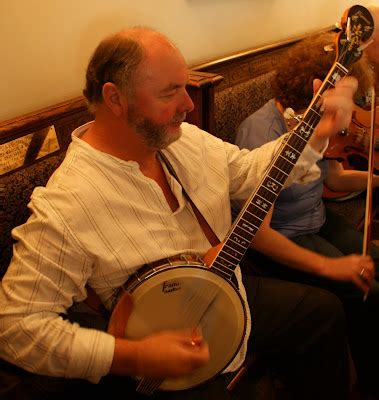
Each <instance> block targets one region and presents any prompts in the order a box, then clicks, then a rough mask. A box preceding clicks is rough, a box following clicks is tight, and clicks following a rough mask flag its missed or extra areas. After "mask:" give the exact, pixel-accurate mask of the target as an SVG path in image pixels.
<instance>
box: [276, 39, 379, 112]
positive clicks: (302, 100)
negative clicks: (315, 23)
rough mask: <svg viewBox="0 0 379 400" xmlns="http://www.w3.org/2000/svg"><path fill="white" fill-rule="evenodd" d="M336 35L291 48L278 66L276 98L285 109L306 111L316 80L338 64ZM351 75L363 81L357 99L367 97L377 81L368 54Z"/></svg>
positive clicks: (301, 43)
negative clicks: (368, 60)
mask: <svg viewBox="0 0 379 400" xmlns="http://www.w3.org/2000/svg"><path fill="white" fill-rule="evenodd" d="M335 43H336V33H335V32H331V31H330V32H324V33H321V34H318V35H316V36H312V37H310V38H306V39H304V40H302V41H300V42H298V43H296V44H295V45H293V47H291V48H290V49H289V51H288V53H286V55H285V56H284V57H282V59H281V60H280V61H279V63H278V65H277V73H276V74H275V77H274V78H273V81H272V89H273V91H274V97H275V99H276V100H278V101H279V102H280V104H281V105H282V106H283V108H287V107H291V108H293V109H294V110H296V111H299V110H304V109H305V108H306V107H307V106H308V105H309V103H310V102H311V100H312V97H313V80H314V79H316V78H318V79H321V80H324V79H325V78H326V76H327V74H328V72H329V71H330V69H331V67H332V65H333V63H334V62H335V61H336V51H335ZM350 75H353V76H355V77H356V78H357V79H358V82H359V88H358V91H357V93H356V98H359V97H364V96H365V95H366V93H367V91H368V90H369V88H370V87H371V86H372V84H373V82H374V78H373V73H372V69H371V68H370V66H369V64H368V62H367V58H366V55H365V54H364V55H362V57H361V58H360V59H359V60H358V61H357V62H356V63H355V64H353V66H352V68H351V72H350Z"/></svg>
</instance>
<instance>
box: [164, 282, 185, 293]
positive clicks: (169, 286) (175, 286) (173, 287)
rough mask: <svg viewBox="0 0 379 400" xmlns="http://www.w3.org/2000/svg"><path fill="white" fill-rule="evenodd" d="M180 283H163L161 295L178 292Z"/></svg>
mask: <svg viewBox="0 0 379 400" xmlns="http://www.w3.org/2000/svg"><path fill="white" fill-rule="evenodd" d="M180 289H181V286H180V282H178V281H164V282H163V285H162V292H163V293H171V292H176V291H177V290H180Z"/></svg>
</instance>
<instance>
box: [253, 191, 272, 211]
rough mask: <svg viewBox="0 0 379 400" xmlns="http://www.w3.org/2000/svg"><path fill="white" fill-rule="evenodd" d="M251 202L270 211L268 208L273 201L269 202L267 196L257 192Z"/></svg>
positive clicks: (261, 208)
mask: <svg viewBox="0 0 379 400" xmlns="http://www.w3.org/2000/svg"><path fill="white" fill-rule="evenodd" d="M251 204H252V205H254V206H256V207H257V208H259V209H260V210H263V211H265V212H268V210H269V209H270V207H271V205H272V203H270V202H268V201H267V199H266V198H265V197H262V196H259V194H257V195H256V196H255V197H254V198H253V200H252V203H251Z"/></svg>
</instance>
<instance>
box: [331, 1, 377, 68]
mask: <svg viewBox="0 0 379 400" xmlns="http://www.w3.org/2000/svg"><path fill="white" fill-rule="evenodd" d="M341 28H342V31H341V32H340V33H339V35H338V39H337V40H338V43H337V61H338V63H339V64H341V65H343V66H344V67H345V68H347V69H349V67H350V66H351V65H352V64H354V63H355V62H356V61H357V60H358V59H359V58H361V56H362V52H363V50H364V48H365V47H367V45H368V44H369V43H370V38H371V36H372V34H373V32H374V19H373V17H372V15H371V13H370V11H369V10H368V9H367V8H365V7H363V6H360V5H355V6H352V7H350V8H348V9H347V10H346V11H345V13H344V15H343V16H342V20H341Z"/></svg>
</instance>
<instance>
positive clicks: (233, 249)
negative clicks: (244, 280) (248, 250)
mask: <svg viewBox="0 0 379 400" xmlns="http://www.w3.org/2000/svg"><path fill="white" fill-rule="evenodd" d="M229 242H230V243H229V245H228V244H225V246H224V247H223V248H222V251H225V253H227V254H228V255H230V256H232V257H233V258H235V259H236V260H238V259H239V257H240V256H242V255H243V253H244V252H245V251H244V249H243V247H242V246H240V245H236V244H235V243H234V246H230V244H231V241H229ZM237 247H238V248H239V249H237ZM238 250H239V251H238Z"/></svg>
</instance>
